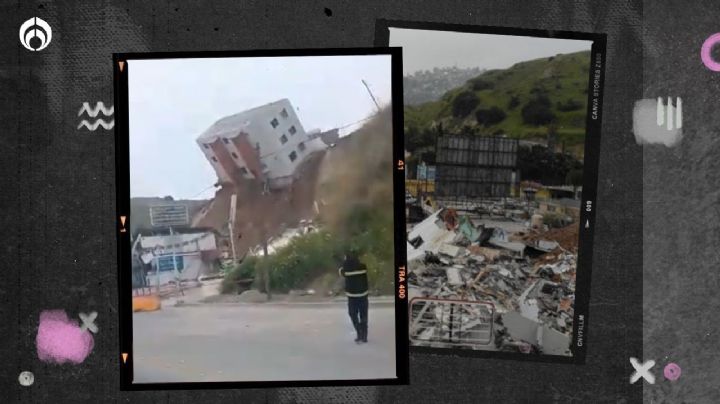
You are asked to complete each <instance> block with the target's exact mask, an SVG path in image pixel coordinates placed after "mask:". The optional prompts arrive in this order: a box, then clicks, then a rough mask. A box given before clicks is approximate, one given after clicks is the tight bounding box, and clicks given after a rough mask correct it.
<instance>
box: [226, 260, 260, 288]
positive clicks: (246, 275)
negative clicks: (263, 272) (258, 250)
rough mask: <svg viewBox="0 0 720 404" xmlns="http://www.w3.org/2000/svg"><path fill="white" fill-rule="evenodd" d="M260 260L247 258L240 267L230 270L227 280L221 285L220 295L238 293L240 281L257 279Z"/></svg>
mask: <svg viewBox="0 0 720 404" xmlns="http://www.w3.org/2000/svg"><path fill="white" fill-rule="evenodd" d="M258 262H259V259H258V258H257V257H252V256H251V257H247V258H245V259H244V260H243V261H242V262H241V263H240V264H239V265H235V267H233V268H231V269H229V271H228V272H227V274H226V275H225V278H223V281H222V284H221V285H220V293H237V291H238V287H237V283H236V281H238V280H240V279H250V278H255V274H256V273H257V266H258Z"/></svg>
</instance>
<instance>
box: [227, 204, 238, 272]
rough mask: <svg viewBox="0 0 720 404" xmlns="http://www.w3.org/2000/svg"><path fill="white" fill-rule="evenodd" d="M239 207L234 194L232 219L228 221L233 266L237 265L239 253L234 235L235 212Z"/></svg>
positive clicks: (231, 211) (231, 207)
mask: <svg viewBox="0 0 720 404" xmlns="http://www.w3.org/2000/svg"><path fill="white" fill-rule="evenodd" d="M236 206H237V195H236V194H232V196H231V197H230V218H229V220H228V230H229V231H230V248H232V257H233V266H234V265H237V253H236V252H235V236H234V235H233V227H235V211H236Z"/></svg>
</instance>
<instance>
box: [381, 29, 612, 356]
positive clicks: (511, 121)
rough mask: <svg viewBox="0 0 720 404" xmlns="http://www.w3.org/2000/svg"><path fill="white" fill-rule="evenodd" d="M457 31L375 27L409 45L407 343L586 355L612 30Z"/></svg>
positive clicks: (391, 43)
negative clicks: (601, 34) (603, 34)
mask: <svg viewBox="0 0 720 404" xmlns="http://www.w3.org/2000/svg"><path fill="white" fill-rule="evenodd" d="M455 28H458V27H450V28H449V29H443V27H442V26H439V25H436V24H435V25H434V24H424V23H409V22H395V23H393V22H388V21H383V22H380V23H379V26H378V31H377V32H378V41H379V43H380V41H382V42H384V41H387V44H388V45H389V46H398V47H402V48H403V76H404V77H403V92H404V105H405V107H404V130H405V158H406V160H405V167H406V171H405V172H406V179H405V186H406V215H407V260H408V286H409V292H408V297H409V321H410V324H409V333H410V335H409V338H410V344H411V347H419V348H432V349H431V350H432V351H434V352H438V351H442V350H445V351H448V352H454V353H459V354H464V353H468V352H469V353H470V354H473V353H477V352H482V353H486V354H487V353H489V352H492V353H493V354H495V355H498V356H504V355H508V354H523V355H521V357H535V358H542V359H541V360H551V361H552V360H558V361H571V362H579V361H583V360H584V352H585V351H584V350H585V345H586V344H585V343H584V334H586V333H587V330H586V322H587V313H586V311H587V301H588V298H589V280H590V265H591V256H592V248H591V247H592V244H591V236H592V227H594V226H593V224H592V220H593V216H594V212H593V200H594V197H595V186H596V182H597V157H598V154H599V150H598V148H599V135H600V119H599V115H600V109H601V104H602V103H601V99H602V98H601V91H600V90H601V88H602V70H603V64H604V38H596V37H594V36H593V35H592V34H576V33H547V32H544V33H540V35H541V36H536V35H535V34H537V32H535V33H532V35H521V34H518V33H515V32H514V31H512V30H509V29H499V31H500V32H501V33H495V32H493V29H488V31H489V32H487V33H484V32H463V31H462V29H455ZM473 30H475V31H477V28H476V27H474V28H473ZM496 31H498V30H496ZM385 36H387V38H385ZM543 36H544V37H543ZM598 39H599V40H598ZM422 350H430V349H422ZM498 353H499V354H498ZM491 356H492V355H491ZM510 356H517V355H510ZM548 358H549V359H548ZM553 358H555V359H553ZM578 359H579V360H578Z"/></svg>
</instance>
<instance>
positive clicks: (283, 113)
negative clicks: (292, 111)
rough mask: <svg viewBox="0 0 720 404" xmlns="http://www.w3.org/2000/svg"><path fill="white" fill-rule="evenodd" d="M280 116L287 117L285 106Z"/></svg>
mask: <svg viewBox="0 0 720 404" xmlns="http://www.w3.org/2000/svg"><path fill="white" fill-rule="evenodd" d="M280 116H281V117H283V118H287V117H288V113H287V110H286V109H285V108H283V110H282V111H281V112H280Z"/></svg>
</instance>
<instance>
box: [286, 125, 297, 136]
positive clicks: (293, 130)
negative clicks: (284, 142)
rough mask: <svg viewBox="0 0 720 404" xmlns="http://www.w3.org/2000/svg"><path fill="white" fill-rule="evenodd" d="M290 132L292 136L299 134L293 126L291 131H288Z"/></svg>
mask: <svg viewBox="0 0 720 404" xmlns="http://www.w3.org/2000/svg"><path fill="white" fill-rule="evenodd" d="M288 132H290V134H291V135H294V134H296V133H297V129H295V127H294V126H291V127H290V129H288Z"/></svg>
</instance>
